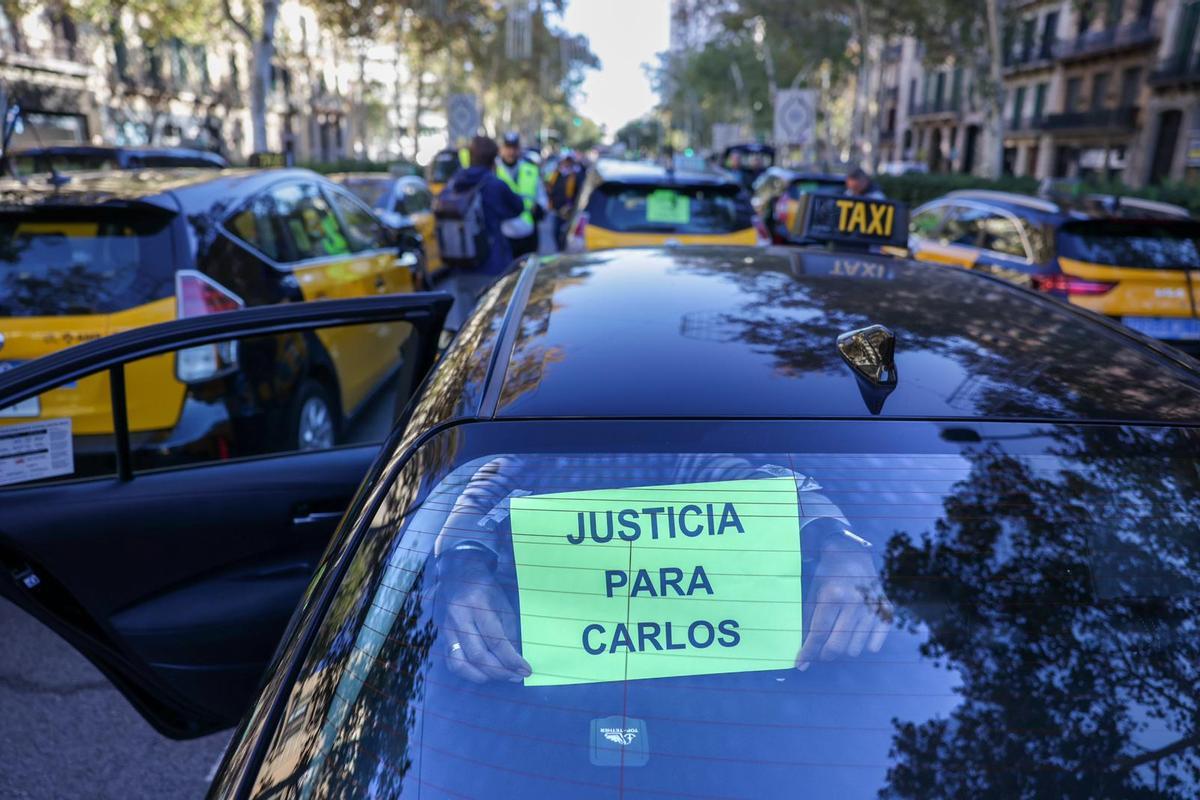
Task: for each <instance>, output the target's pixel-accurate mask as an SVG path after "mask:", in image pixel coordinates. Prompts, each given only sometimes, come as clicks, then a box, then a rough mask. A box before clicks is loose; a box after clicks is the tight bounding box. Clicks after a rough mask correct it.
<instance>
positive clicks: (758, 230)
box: [754, 214, 772, 247]
mask: <svg viewBox="0 0 1200 800" xmlns="http://www.w3.org/2000/svg"><path fill="white" fill-rule="evenodd" d="M754 233H755V234H757V236H758V246H759V247H767V246H768V245H770V244H772V242H771V232H770V231H769V230H767V226H766V225H764V224H763V221H762V218H761V217H760V216H758V215H757V214H755V215H754Z"/></svg>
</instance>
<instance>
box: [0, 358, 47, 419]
mask: <svg viewBox="0 0 1200 800" xmlns="http://www.w3.org/2000/svg"><path fill="white" fill-rule="evenodd" d="M22 363H24V362H21V361H0V375H2V374H4V373H5V372H8V371H9V370H10V369H12V368H13V367H18V366H20V365H21V364H22ZM41 414H42V401H41V399H40V398H37V397H31V398H29V399H28V400H22V401H21V402H19V403H17V404H16V405H15V406H8V407H7V408H0V418H4V417H38V416H41Z"/></svg>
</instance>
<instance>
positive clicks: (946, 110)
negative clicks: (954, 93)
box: [908, 97, 962, 118]
mask: <svg viewBox="0 0 1200 800" xmlns="http://www.w3.org/2000/svg"><path fill="white" fill-rule="evenodd" d="M961 112H962V100H961V99H960V98H957V97H951V98H950V99H938V100H934V101H932V102H928V103H914V104H913V105H912V106H911V107H910V108H909V109H908V116H909V117H912V118H918V117H953V116H957V115H958V114H959V113H961Z"/></svg>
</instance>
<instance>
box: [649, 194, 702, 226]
mask: <svg viewBox="0 0 1200 800" xmlns="http://www.w3.org/2000/svg"><path fill="white" fill-rule="evenodd" d="M646 221H647V222H662V223H665V224H669V225H687V224H688V223H689V222H691V221H692V201H691V199H690V198H688V197H687V196H686V195H682V194H679V192H673V191H671V190H670V189H656V190H655V191H653V192H651V193H650V194H648V195H646Z"/></svg>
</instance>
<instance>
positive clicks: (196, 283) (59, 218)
mask: <svg viewBox="0 0 1200 800" xmlns="http://www.w3.org/2000/svg"><path fill="white" fill-rule="evenodd" d="M394 237H395V234H394V233H393V232H392V231H390V230H389V229H388V228H386V227H385V226H384V225H382V224H381V223H380V222H379V221H378V220H377V219H376V217H375V216H374V215H373V214H372V212H371V211H370V210H369V209H368V208H367V207H366V206H365V205H364V204H363V203H362V202H361V201H359V200H358V198H356V197H355V196H353V195H352V194H351V193H350V192H348V191H346V190H345V189H344V188H342V187H340V186H337V185H336V184H334V183H333V182H331V181H329V180H326V179H325V178H322V177H320V176H318V175H316V174H315V173H312V172H309V171H306V170H289V169H272V170H229V171H215V170H194V169H175V170H142V171H133V172H124V173H100V172H92V173H79V174H75V175H72V176H70V177H69V179H67V180H66V181H65V182H64V181H62V180H59V179H55V178H53V177H48V176H40V177H33V178H29V179H26V180H22V181H15V180H14V181H7V182H2V183H0V372H2V371H4V370H7V369H11V368H13V367H15V366H16V365H19V364H21V363H24V362H26V361H30V360H33V359H37V358H39V357H42V356H45V355H47V354H50V353H55V352H58V351H60V350H62V349H63V348H64V347H68V346H70V345H72V344H76V343H79V342H86V341H91V340H93V339H97V338H100V337H102V336H107V335H110V334H113V333H117V332H121V331H127V330H133V329H136V328H140V327H143V326H146V325H150V324H154V323H158V322H165V321H167V320H173V319H195V318H199V317H203V316H207V315H211V314H216V313H222V312H226V311H230V310H234V309H239V308H245V307H253V306H259V305H269V304H275V303H294V302H303V301H309V300H316V299H324V298H349V297H366V296H371V295H378V294H391V293H395V292H408V291H412V290H413V289H414V288H415V286H416V285H417V284H418V283H419V282H421V281H422V280H423V275H422V274H421V269H422V260H421V253H420V249H419V244H412V245H407V246H406V245H404V243H402V242H401V241H400V240H398V239H396V238H394ZM406 340H407V332H406V329H405V328H403V327H394V328H392V329H390V330H388V331H384V330H382V329H380V330H374V329H370V328H366V327H364V328H357V329H353V330H348V331H345V332H341V333H337V334H333V333H328V334H327V333H325V332H319V333H317V334H315V335H313V336H312V337H310V338H309V339H307V340H305V341H304V342H303V343H301V344H296V345H294V346H289V348H288V349H281V350H279V351H277V352H276V351H270V352H263V353H262V354H261V358H263V359H265V361H264V362H263V364H264V366H263V367H262V368H263V369H265V368H266V366H265V365H266V364H270V365H271V367H270V368H271V369H272V370H274V371H275V372H276V373H277V374H276V375H274V376H273V378H272V380H271V381H269V382H267V383H266V384H265V387H270V388H269V389H268V388H265V387H264V388H260V389H259V390H258V391H255V392H252V393H248V394H247V395H246V398H245V402H244V403H243V404H241V405H240V406H239V408H238V410H237V412H236V413H235V414H233V415H229V414H225V413H219V412H217V411H215V410H214V408H213V403H212V396H213V392H214V391H215V390H216V388H215V387H218V386H220V385H222V384H226V385H227V384H230V383H231V382H239V381H246V380H251V381H254V380H256V378H255V377H254V374H253V373H254V371H255V370H257V369H259V368H257V367H251V366H250V363H251V362H250V361H249V360H248V359H241V360H239V359H238V358H237V354H236V353H235V352H233V351H232V350H231V349H229V348H222V347H217V346H209V347H201V348H195V349H191V350H185V351H180V352H178V353H175V354H172V355H170V356H164V357H160V358H157V359H148V360H146V361H144V362H142V363H140V364H138V365H137V367H136V369H135V370H134V371H133V372H132V373H131V375H130V377H129V380H130V381H131V382H135V383H137V384H138V386H139V391H138V392H137V398H138V399H137V402H135V403H132V404H131V405H130V407H129V415H128V419H127V420H126V424H127V426H128V428H129V430H130V431H131V432H133V433H134V434H135V437H136V442H135V444H134V450H135V451H136V452H138V453H140V454H141V456H144V457H145V458H147V459H151V460H155V459H157V460H159V461H169V460H171V459H172V458H174V457H177V456H183V455H184V454H186V453H188V452H192V453H209V452H220V453H227V454H229V455H238V454H241V455H245V454H247V448H253V449H255V450H261V449H263V448H268V449H269V448H272V447H275V446H277V445H278V444H280V443H281V442H283V443H288V444H293V445H296V446H302V447H328V446H331V445H332V444H333V443H334V442H335V441H336V440H337V439H338V437H339V436H340V435H342V434H343V433H344V432H345V431H346V429H347V425H348V423H349V421H351V420H352V419H353V418H354V417H355V415H356V414H357V413H358V412H359V411H361V410H362V409H364V408H365V407H366V406H367V404H368V403H369V401H370V400H371V399H372V397H373V396H374V394H375V392H376V390H377V389H378V388H379V387H380V386H381V385H382V384H383V383H384V382H386V381H387V380H388V379H389V377H390V375H391V374H392V372H393V371H395V370H397V369H400V368H401V364H402V362H403V359H404V356H403V352H402V351H403V350H404V348H405V347H411V345H410V344H406ZM264 341H265V340H264ZM262 344H263V343H260V345H262ZM277 344H278V346H279V347H281V348H282V347H283V346H284V341H283V340H280V342H278V343H277ZM264 346H265V345H264ZM371 348H380V349H386V350H387V351H388V352H389V353H390V355H391V359H390V360H387V359H378V358H375V357H374V356H373V355H371V354H370V352H371ZM285 360H286V362H287V363H288V364H289V365H290V366H289V367H288V373H287V374H286V375H284V374H283V372H282V370H281V365H282V364H283V363H284V362H285ZM239 364H240V365H241V367H242V368H243V369H251V373H249V374H247V373H245V372H242V373H239V372H238V367H239ZM291 387H296V388H297V391H294V392H293V391H291ZM111 392H112V386H111V384H110V382H109V376H108V375H106V374H98V375H94V376H90V377H87V378H84V379H82V380H80V381H77V382H74V383H72V384H71V385H69V386H65V387H62V388H60V389H57V390H55V391H53V392H48V393H46V394H44V395H42V396H40V397H36V398H31V399H29V400H28V401H26V402H24V403H21V404H17V405H9V406H6V407H2V408H0V435H2V434H3V433H4V430H5V427H6V426H8V425H12V424H18V423H29V422H36V421H38V420H43V419H53V418H68V419H70V420H71V424H72V426H73V432H74V434H75V435H76V436H79V437H90V441H91V442H92V444H93V447H91V448H87V449H88V450H89V453H85V452H81V453H80V456H81V458H84V459H87V458H91V455H90V451H95V452H96V453H98V454H100V455H97V458H99V459H100V461H101V462H102V463H101V465H100V467H103V462H104V461H105V459H106V454H109V453H110V452H111V441H112V436H113V434H114V429H113V427H112V422H111V414H110V412H111V406H112V400H111ZM234 427H241V428H245V427H251V428H253V429H254V430H255V431H257V432H258V435H256V436H250V435H249V434H247V433H243V434H241V435H233V434H231V433H230V431H229V429H230V428H234ZM83 441H84V440H83V439H82V438H81V439H80V442H79V444H80V446H81V447H83Z"/></svg>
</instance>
